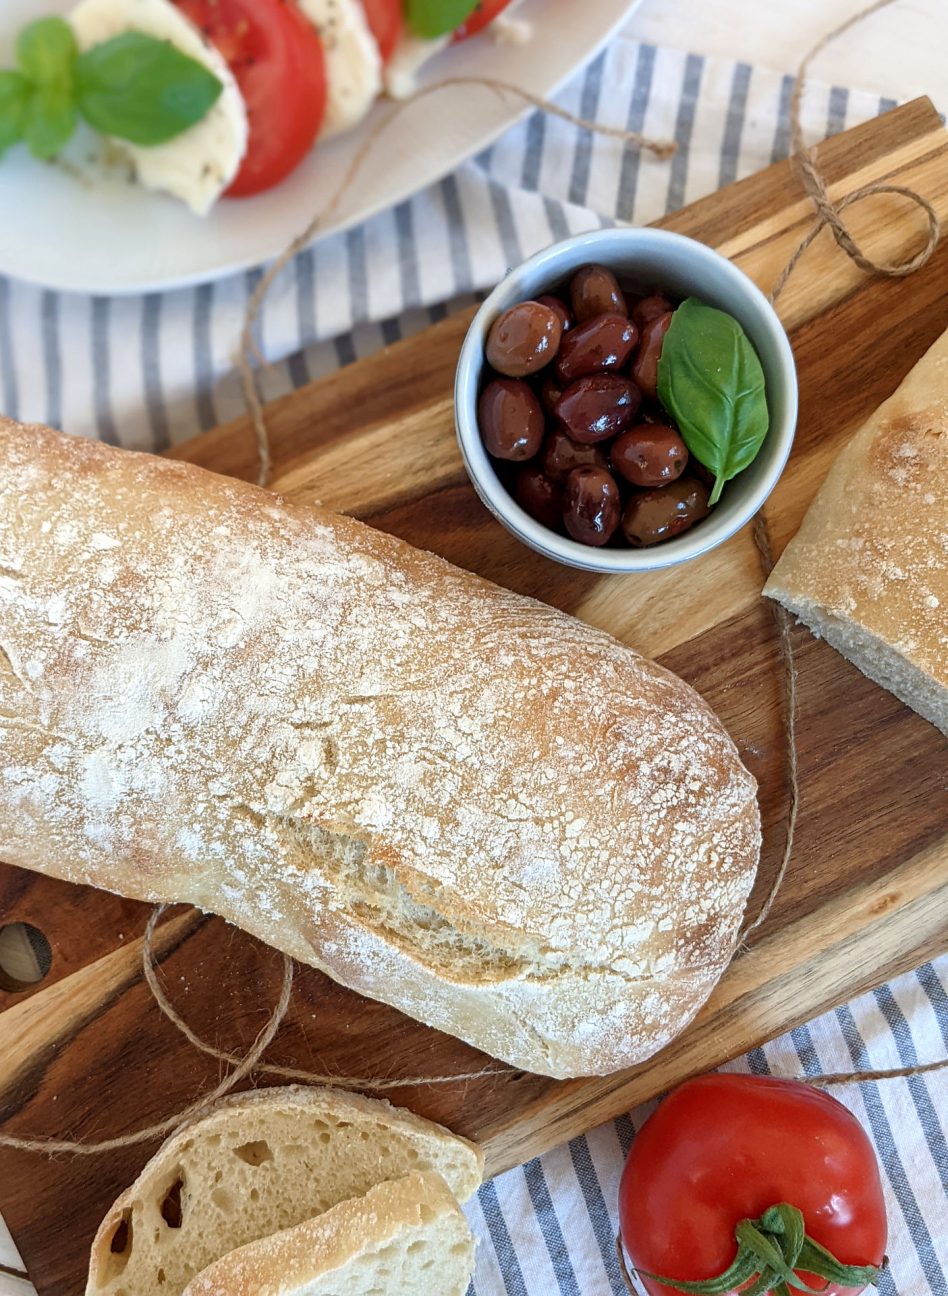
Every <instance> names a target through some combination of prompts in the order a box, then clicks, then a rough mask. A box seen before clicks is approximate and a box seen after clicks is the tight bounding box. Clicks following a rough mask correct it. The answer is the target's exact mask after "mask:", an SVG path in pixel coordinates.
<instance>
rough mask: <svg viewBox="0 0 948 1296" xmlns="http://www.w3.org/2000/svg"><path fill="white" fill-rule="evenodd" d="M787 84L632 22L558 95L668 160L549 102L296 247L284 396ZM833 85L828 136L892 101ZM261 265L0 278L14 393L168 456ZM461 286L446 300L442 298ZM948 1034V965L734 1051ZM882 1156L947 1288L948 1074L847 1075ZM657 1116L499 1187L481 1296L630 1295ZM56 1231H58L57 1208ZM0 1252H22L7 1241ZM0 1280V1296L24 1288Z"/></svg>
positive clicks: (778, 1056)
mask: <svg viewBox="0 0 948 1296" xmlns="http://www.w3.org/2000/svg"><path fill="white" fill-rule="evenodd" d="M791 83H792V82H791V77H790V76H789V75H788V74H787V73H786V72H784V71H774V70H771V69H770V68H767V67H763V66H754V67H751V66H750V65H748V64H745V63H740V62H731V61H727V60H722V59H720V58H706V57H702V56H701V55H697V54H686V53H684V52H681V51H679V50H677V49H668V48H660V47H656V46H654V45H648V44H641V43H639V42H637V41H636V40H635V39H634V38H633V35H632V29H631V28H630V29H629V30H628V31H627V32H626V33H624V34H623V35H621V36H620V37H619V38H618V39H617V40H615V41H614V42H613V44H612V45H611V46H610V48H609V49H608V51H607V52H606V54H605V55H604V56H602V57H601V58H599V59H598V60H597V61H596V62H595V63H594V64H592V66H591V67H590V68H588V69H587V70H586V71H585V72H584V73H583V74H582V75H580V76H579V77H577V78H576V80H575V81H574V82H573V83H572V85H571V86H570V87H568V89H567V90H566V91H565V92H564V93H563V94H562V96H561V99H560V102H561V103H563V104H564V105H565V106H566V107H568V108H570V109H572V110H573V111H576V112H578V113H580V114H582V115H584V116H587V117H594V118H597V119H599V120H602V121H608V122H612V123H615V124H627V125H628V126H629V127H631V128H632V129H636V130H643V131H645V132H646V133H648V134H650V135H653V136H657V137H665V136H667V137H670V138H674V139H675V140H676V141H677V143H678V145H679V151H678V153H677V155H676V157H675V159H674V160H673V161H672V162H671V163H670V164H668V163H664V164H663V163H658V162H655V161H654V160H652V159H650V158H648V157H640V156H639V154H638V153H637V152H635V151H634V150H632V149H630V148H628V147H624V146H623V145H621V144H618V143H616V142H615V141H611V140H603V139H600V138H592V137H591V136H590V135H589V134H587V133H586V132H583V131H580V130H577V129H575V128H573V127H571V126H568V125H566V124H564V123H562V122H560V121H558V120H556V119H552V118H546V117H544V116H543V115H542V114H539V113H536V114H533V115H531V116H530V117H528V118H527V120H526V121H525V122H524V124H523V125H521V126H519V127H518V128H516V129H515V130H513V131H511V132H510V133H509V134H508V135H507V136H505V137H504V138H503V139H502V140H501V141H500V142H499V143H498V144H497V145H495V146H494V147H493V148H492V149H490V150H488V151H487V152H486V153H484V154H483V155H481V156H480V157H478V158H476V159H475V160H473V161H472V162H470V163H468V164H466V165H465V166H463V167H462V168H461V169H460V170H459V171H457V172H456V173H455V174H454V175H452V176H449V177H448V178H447V179H445V180H444V181H442V182H441V183H440V184H438V185H435V186H434V187H433V188H431V189H430V190H427V191H426V192H424V193H422V194H419V195H418V196H417V197H415V198H414V199H412V200H411V201H410V202H406V203H403V204H402V205H401V206H399V207H398V208H396V209H395V210H394V211H392V212H388V213H385V214H383V215H381V216H379V217H377V218H376V219H374V220H372V221H370V222H368V223H367V224H366V225H364V226H362V227H360V228H359V229H356V230H353V231H351V232H350V233H349V234H347V235H344V236H340V237H338V238H334V239H332V240H329V241H328V242H326V243H323V244H321V245H320V246H319V247H317V248H316V249H314V250H313V251H311V252H307V253H305V254H303V255H302V256H301V257H299V258H298V259H297V261H296V262H295V263H294V265H293V267H292V268H291V269H290V270H289V271H288V272H286V273H285V274H284V275H283V277H282V278H281V280H280V281H279V283H278V285H277V287H276V289H275V291H274V293H273V294H272V296H271V298H270V300H269V302H268V304H267V308H266V311H265V318H264V321H263V330H262V336H263V339H264V346H265V350H266V352H267V355H268V356H269V357H270V358H271V359H272V360H273V361H274V366H273V368H272V370H271V371H270V372H269V373H267V374H266V375H265V376H264V380H263V385H264V389H265V392H266V395H267V396H268V397H274V396H277V395H279V394H281V393H282V392H284V391H287V390H290V389H291V388H292V387H294V386H298V385H300V384H302V383H305V382H306V381H308V380H309V379H311V378H313V377H317V376H319V375H320V374H324V373H326V372H328V371H330V370H331V369H332V368H334V367H336V366H338V365H339V364H344V363H347V362H348V361H350V360H352V359H354V358H356V357H359V356H362V355H365V354H367V353H369V352H370V351H371V350H373V349H374V348H376V347H378V346H380V345H382V344H383V343H385V342H389V341H391V340H393V339H395V338H398V337H400V336H403V335H405V334H406V333H408V332H411V331H414V330H417V329H420V328H423V327H424V326H425V325H427V324H428V323H429V322H430V321H431V320H433V319H437V318H440V317H441V316H442V315H443V314H444V313H445V312H446V311H447V310H450V309H452V308H454V307H456V306H457V305H458V304H459V303H461V302H464V301H469V300H471V298H472V295H476V294H477V293H479V292H481V291H483V290H485V289H487V288H489V287H490V286H491V285H492V284H493V283H494V282H495V281H496V280H497V279H498V278H499V277H500V276H501V275H502V274H503V273H504V270H505V269H506V267H507V266H509V265H511V264H513V263H515V262H517V261H519V260H521V259H522V258H523V257H524V256H526V255H528V254H529V253H531V252H532V251H534V250H536V249H537V248H539V247H541V246H544V245H545V244H547V243H549V242H550V241H551V240H552V239H556V238H560V237H562V236H564V235H566V234H568V233H572V232H578V231H580V230H583V229H589V228H593V227H596V226H598V225H600V224H603V223H607V222H611V221H615V220H623V221H632V222H645V221H648V220H651V219H654V218H655V217H657V216H659V215H661V214H662V213H663V212H666V211H669V210H672V209H674V208H676V207H679V206H681V205H683V204H684V203H687V202H690V201H692V200H694V199H696V198H699V197H701V196H702V195H703V194H706V193H709V192H711V191H712V190H714V189H716V188H717V187H719V186H721V185H724V184H727V183H729V182H730V181H732V180H734V179H736V178H739V177H741V176H744V175H748V174H750V173H752V172H754V171H756V170H758V169H760V168H761V167H763V166H766V165H767V164H768V163H769V162H771V161H773V160H775V159H778V158H781V157H783V156H785V155H786V151H787V145H788V121H787V112H788V105H789V96H790V89H791ZM891 102H892V101H888V100H885V99H880V97H879V95H878V94H876V93H872V94H869V93H865V92H860V91H859V90H858V89H849V88H843V87H839V86H836V87H834V86H829V85H824V84H813V85H812V86H811V88H810V91H809V93H808V95H807V100H806V110H805V121H806V125H807V129H808V132H809V135H810V137H811V138H812V139H819V138H821V137H822V136H824V135H826V134H828V133H832V132H835V131H838V130H840V129H843V128H844V127H845V126H848V125H851V124H853V123H855V122H856V121H859V120H863V119H865V118H867V117H869V116H872V115H874V114H876V113H878V112H879V111H881V110H884V109H885V108H887V107H889V106H891ZM256 277H257V276H256V274H255V273H251V274H247V275H241V276H238V277H237V278H235V279H232V280H230V281H226V282H223V283H220V284H216V285H213V286H209V287H204V288H198V289H195V290H189V291H185V292H177V293H171V294H167V295H151V296H148V297H145V298H141V299H128V300H121V301H120V300H109V299H107V298H96V299H89V298H81V297H64V296H59V295H57V294H55V293H48V292H42V291H38V290H36V289H33V288H29V287H25V286H23V285H20V284H17V283H14V282H9V281H2V280H0V406H2V408H3V409H4V411H5V412H6V413H8V414H11V415H15V416H18V417H20V418H24V419H36V420H39V421H45V422H50V423H54V424H57V425H60V426H63V427H64V428H66V430H68V431H71V432H76V433H81V434H84V435H90V436H99V437H102V438H104V439H107V440H109V441H112V442H117V443H120V444H122V445H126V446H130V447H136V448H152V449H162V448H164V447H166V446H167V445H168V444H170V443H172V442H176V441H179V440H183V439H185V438H187V437H190V436H192V435H194V433H196V432H197V431H199V430H201V429H202V428H207V427H210V426H213V425H215V424H217V423H220V422H222V421H224V420H226V419H228V418H230V417H232V416H234V415H236V414H238V413H240V412H241V410H242V400H241V396H240V392H239V387H238V384H237V381H236V379H235V377H234V375H233V372H232V368H231V357H232V354H233V351H234V347H235V342H236V338H237V334H238V331H239V324H240V319H241V316H242V312H243V308H244V305H245V303H246V299H247V296H248V294H249V292H250V291H252V288H253V285H254V283H255V282H256ZM446 299H447V300H446ZM946 1048H948V958H943V959H941V960H939V961H938V962H937V963H935V964H934V965H931V966H928V967H925V968H922V969H919V971H918V972H916V973H913V974H911V975H909V976H906V977H903V978H900V979H899V980H898V981H896V982H893V983H892V984H891V985H889V986H884V987H882V988H880V989H879V990H877V991H876V992H874V993H873V994H871V995H867V996H865V997H864V998H862V999H860V1000H858V1001H857V1002H855V1003H853V1004H851V1005H849V1006H848V1007H844V1008H841V1009H839V1010H838V1011H837V1012H835V1013H831V1014H828V1015H827V1016H826V1017H824V1018H821V1019H820V1020H819V1021H817V1022H813V1023H811V1024H810V1025H809V1026H807V1027H802V1028H800V1029H798V1030H796V1031H794V1032H792V1034H791V1035H789V1036H787V1037H785V1038H784V1039H781V1040H779V1041H777V1042H775V1043H773V1044H771V1045H768V1046H767V1047H766V1048H765V1049H759V1050H755V1052H754V1053H753V1054H751V1055H749V1056H748V1057H747V1058H744V1059H741V1060H740V1061H739V1062H737V1063H735V1064H734V1067H735V1069H738V1070H752V1071H754V1072H760V1073H764V1072H767V1071H768V1070H771V1071H773V1072H774V1073H776V1074H780V1075H793V1074H801V1073H807V1072H808V1073H816V1072H819V1071H830V1072H837V1071H845V1070H847V1069H848V1068H862V1067H866V1066H876V1067H878V1066H883V1067H885V1066H892V1065H896V1066H898V1065H904V1064H911V1063H913V1062H914V1061H915V1060H916V1059H918V1060H927V1059H933V1058H937V1057H940V1056H942V1055H943V1054H944V1052H945V1050H946ZM836 1092H837V1095H838V1096H839V1097H841V1098H842V1099H843V1101H845V1102H847V1103H848V1104H849V1105H850V1106H851V1107H852V1109H853V1110H854V1111H855V1112H856V1114H857V1116H858V1117H859V1118H860V1120H861V1121H862V1122H863V1124H864V1125H865V1127H866V1128H867V1130H868V1131H869V1133H870V1135H871V1137H872V1139H873V1141H874V1143H875V1146H876V1149H877V1151H878V1154H879V1157H880V1161H881V1162H882V1166H883V1181H884V1185H885V1190H886V1194H887V1199H888V1206H889V1220H890V1227H891V1235H892V1236H891V1243H890V1247H889V1254H890V1257H891V1261H892V1264H891V1268H890V1269H889V1270H888V1271H887V1272H886V1273H885V1274H884V1275H883V1278H882V1281H881V1291H882V1292H883V1294H884V1296H892V1294H893V1293H901V1296H928V1294H930V1296H948V1283H946V1277H945V1275H946V1271H948V1201H946V1188H948V1148H946V1141H945V1131H946V1117H945V1113H946V1111H948V1077H946V1075H945V1074H944V1073H942V1074H936V1075H933V1076H928V1077H917V1078H914V1079H912V1080H910V1081H890V1082H885V1083H882V1084H878V1085H872V1084H866V1085H861V1086H852V1087H849V1088H846V1089H842V1090H837V1091H836ZM648 1110H649V1109H648V1108H646V1109H643V1110H641V1111H638V1112H634V1113H632V1114H631V1115H630V1116H628V1117H624V1118H622V1119H620V1120H619V1121H617V1122H615V1123H614V1124H610V1125H607V1126H604V1127H602V1128H601V1129H598V1130H596V1131H593V1132H592V1133H591V1134H589V1135H587V1136H586V1137H584V1138H580V1139H577V1140H575V1141H574V1142H573V1143H571V1144H569V1145H568V1146H565V1147H562V1148H560V1149H558V1150H556V1151H554V1152H551V1153H549V1154H548V1155H547V1156H545V1157H543V1158H540V1159H538V1160H535V1161H532V1162H530V1163H529V1164H528V1165H526V1166H524V1167H521V1168H519V1169H517V1170H514V1171H511V1172H510V1173H508V1174H506V1175H503V1176H501V1177H499V1178H498V1179H497V1180H495V1181H494V1182H492V1183H490V1184H487V1185H486V1186H485V1187H484V1189H483V1190H482V1192H481V1194H480V1197H479V1198H478V1200H477V1201H476V1202H475V1203H473V1204H472V1206H471V1207H470V1208H469V1214H470V1218H471V1222H472V1224H473V1226H474V1228H475V1231H476V1232H477V1234H478V1237H479V1240H480V1245H479V1248H478V1266H477V1273H476V1276H475V1281H474V1287H473V1291H474V1292H475V1293H476V1296H500V1294H501V1293H508V1294H509V1296H548V1294H549V1293H551V1292H557V1291H558V1292H560V1293H561V1294H562V1296H570V1294H576V1293H581V1294H582V1296H599V1293H603V1294H605V1293H615V1296H622V1293H623V1292H624V1290H625V1289H624V1287H623V1285H622V1282H621V1279H620V1277H619V1274H618V1270H617V1267H616V1261H615V1256H614V1251H613V1239H614V1236H615V1227H616V1221H615V1200H616V1187H617V1182H618V1176H619V1172H620V1170H621V1164H622V1158H623V1155H624V1152H625V1151H626V1149H627V1148H628V1146H629V1143H630V1141H631V1139H632V1137H633V1134H634V1131H635V1129H636V1128H637V1127H638V1126H639V1125H640V1124H641V1122H642V1120H643V1119H644V1118H645V1116H646V1115H647V1114H648ZM51 1224H52V1222H51ZM0 1262H6V1263H14V1262H15V1256H14V1254H13V1253H11V1252H10V1250H9V1248H8V1247H7V1248H6V1249H5V1247H4V1243H3V1241H2V1239H0ZM6 1283H7V1280H5V1279H3V1278H2V1277H0V1296H3V1294H5V1293H7V1292H9V1293H10V1296H13V1294H14V1293H17V1294H18V1296H21V1294H22V1292H23V1291H24V1290H28V1289H25V1288H24V1285H23V1284H20V1283H18V1282H16V1281H15V1280H9V1285H5V1284H6Z"/></svg>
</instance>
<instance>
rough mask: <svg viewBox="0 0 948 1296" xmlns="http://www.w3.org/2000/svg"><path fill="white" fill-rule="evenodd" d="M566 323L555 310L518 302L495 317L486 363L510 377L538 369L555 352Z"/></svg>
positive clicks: (535, 304)
mask: <svg viewBox="0 0 948 1296" xmlns="http://www.w3.org/2000/svg"><path fill="white" fill-rule="evenodd" d="M562 332H563V326H562V324H561V323H560V317H559V315H558V314H557V313H556V311H554V310H551V309H550V307H549V306H541V305H540V303H539V302H535V301H525V302H518V304H517V305H516V306H511V307H510V309H509V310H506V311H504V313H503V315H501V316H500V317H499V319H495V320H494V322H493V324H492V325H491V328H490V332H489V333H488V334H487V346H486V348H485V354H486V356H487V363H488V364H489V365H490V366H491V367H492V368H494V369H496V370H497V372H498V373H501V374H506V376H507V377H508V378H525V377H526V376H527V375H528V374H534V373H537V371H538V370H540V369H542V368H543V366H544V365H546V364H549V362H550V361H551V360H552V359H553V357H554V356H555V355H556V353H557V350H558V349H559V345H560V337H561V335H562Z"/></svg>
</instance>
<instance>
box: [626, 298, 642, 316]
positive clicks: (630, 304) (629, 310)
mask: <svg viewBox="0 0 948 1296" xmlns="http://www.w3.org/2000/svg"><path fill="white" fill-rule="evenodd" d="M622 296H623V298H624V299H625V313H626V314H627V315H628V317H629V319H634V318H635V308H636V306H638V304H639V302H640V301H641V300H642V297H641V295H640V294H639V293H634V292H623V294H622Z"/></svg>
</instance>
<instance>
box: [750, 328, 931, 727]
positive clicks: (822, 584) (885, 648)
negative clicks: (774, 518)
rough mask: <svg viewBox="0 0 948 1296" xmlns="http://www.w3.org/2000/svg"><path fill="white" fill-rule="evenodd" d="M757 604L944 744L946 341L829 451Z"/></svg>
mask: <svg viewBox="0 0 948 1296" xmlns="http://www.w3.org/2000/svg"><path fill="white" fill-rule="evenodd" d="M764 593H765V594H766V595H767V597H768V598H772V599H776V600H777V601H778V602H779V603H782V604H783V605H784V607H785V608H787V609H788V610H789V611H790V612H793V613H794V614H795V615H796V616H797V617H799V618H800V620H801V621H803V622H804V623H805V624H806V625H808V626H809V627H810V629H811V630H812V631H813V633H814V634H816V635H818V636H821V637H822V638H824V639H825V640H826V641H827V643H829V644H831V645H832V646H833V647H834V648H835V649H836V650H837V652H840V653H842V654H843V656H844V657H848V658H849V660H850V661H851V662H852V663H853V664H854V665H855V666H858V667H859V669H860V670H861V671H862V673H863V674H864V675H868V676H869V678H870V679H871V680H875V682H876V683H877V684H881V685H882V687H883V688H886V689H888V690H889V692H890V693H894V694H895V696H896V697H897V698H899V699H900V700H901V701H902V702H904V703H905V704H906V705H907V706H910V707H913V708H914V709H915V710H916V711H917V712H918V713H919V714H920V715H923V716H924V717H925V719H926V720H930V721H931V722H932V724H933V725H936V726H937V727H938V728H939V729H940V730H941V731H942V733H948V332H946V333H944V334H942V336H941V337H940V338H939V339H938V341H937V342H935V344H934V345H933V346H932V347H930V348H929V350H928V351H927V352H926V353H925V355H924V356H922V358H921V360H919V361H918V363H917V364H916V365H915V368H914V369H912V371H911V372H910V373H909V374H908V376H907V377H906V378H905V379H904V380H903V382H902V384H901V386H900V387H899V388H898V390H897V391H896V392H895V393H894V394H893V395H892V396H890V397H889V399H888V400H887V401H885V403H884V404H882V405H880V406H879V408H878V409H877V410H876V412H875V413H874V414H873V415H872V417H871V418H870V419H869V420H868V422H866V423H865V424H864V425H863V427H862V428H861V429H860V430H859V431H858V432H857V433H856V434H855V436H854V437H853V438H852V439H851V440H850V441H849V442H848V443H847V444H846V445H845V446H844V447H843V449H842V450H841V451H840V453H839V455H838V456H837V458H836V461H835V462H834V464H833V466H832V468H831V469H830V471H829V475H828V476H827V478H826V480H825V481H824V483H823V485H822V486H821V487H820V490H819V492H818V494H817V496H816V498H815V499H814V500H813V502H812V504H811V505H810V507H809V509H808V511H807V514H806V517H804V519H803V524H802V526H801V527H800V530H799V531H798V533H797V535H796V536H795V537H794V539H793V540H791V541H790V543H789V544H788V545H787V547H786V549H785V550H784V551H783V554H782V556H781V558H780V561H779V562H778V563H777V565H776V567H775V568H774V570H773V572H772V573H771V575H770V579H769V580H768V581H767V584H766V585H765V586H764Z"/></svg>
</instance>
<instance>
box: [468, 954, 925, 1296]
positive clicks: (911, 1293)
mask: <svg viewBox="0 0 948 1296" xmlns="http://www.w3.org/2000/svg"><path fill="white" fill-rule="evenodd" d="M946 1051H948V956H943V957H942V958H939V959H937V960H936V961H935V962H934V963H930V964H927V965H926V966H925V967H921V968H919V969H918V971H917V972H912V973H909V974H908V975H907V976H903V977H899V978H898V980H896V981H893V982H891V983H890V984H889V985H884V986H880V987H879V989H878V990H875V991H873V992H872V993H871V994H867V995H863V996H862V998H860V999H857V1000H855V1001H854V1002H853V1003H851V1004H848V1005H846V1006H845V1007H842V1008H838V1009H837V1010H836V1011H835V1012H832V1013H827V1014H826V1015H825V1016H824V1017H820V1018H818V1019H817V1020H816V1021H813V1022H811V1023H810V1024H809V1025H808V1026H800V1027H798V1028H797V1029H796V1030H794V1031H791V1032H790V1034H789V1035H784V1036H783V1037H782V1038H780V1039H778V1040H775V1041H774V1042H773V1043H772V1044H768V1045H767V1046H766V1047H765V1048H762V1049H755V1050H754V1051H753V1053H750V1054H748V1055H747V1056H746V1057H743V1058H740V1059H739V1060H738V1061H736V1062H734V1063H732V1064H731V1065H730V1066H727V1067H725V1068H723V1069H724V1070H726V1071H741V1072H744V1073H747V1072H751V1073H753V1074H755V1075H778V1076H794V1077H796V1076H804V1075H827V1074H836V1073H844V1072H847V1071H855V1070H866V1069H868V1068H875V1069H881V1068H890V1067H903V1066H913V1065H916V1064H917V1063H919V1062H929V1061H935V1060H937V1059H939V1058H943V1057H944V1056H945V1054H946ZM831 1092H832V1094H833V1096H834V1097H835V1098H838V1099H839V1100H840V1101H841V1102H843V1103H845V1104H846V1106H847V1107H849V1109H850V1110H851V1111H852V1112H854V1113H855V1115H856V1116H857V1118H858V1119H859V1121H860V1122H861V1123H862V1125H863V1128H864V1129H865V1130H866V1131H867V1133H868V1134H869V1136H870V1138H871V1139H872V1141H873V1144H874V1145H875V1149H876V1153H877V1154H878V1157H879V1161H880V1164H881V1168H882V1186H883V1189H884V1191H885V1199H886V1211H887V1215H888V1220H889V1245H888V1255H889V1265H888V1267H887V1268H886V1269H885V1270H884V1271H883V1273H882V1276H881V1278H880V1280H879V1292H880V1296H944V1293H945V1292H946V1290H948V1282H946V1274H948V1144H946V1133H948V1071H941V1072H933V1073H931V1074H929V1075H926V1076H913V1077H912V1078H911V1079H908V1080H884V1081H879V1082H878V1083H876V1084H860V1085H846V1086H841V1087H834V1088H833V1089H832V1091H831ZM656 1105H657V1104H656V1103H649V1104H647V1105H646V1106H644V1107H641V1108H639V1109H638V1110H637V1111H634V1112H632V1113H631V1114H630V1115H628V1116H623V1117H621V1118H620V1119H619V1120H617V1121H616V1122H614V1123H613V1124H609V1125H603V1126H601V1127H600V1128H599V1129H596V1130H593V1131H592V1132H591V1133H589V1134H587V1135H585V1137H583V1138H577V1139H574V1140H573V1141H572V1142H571V1143H569V1144H567V1145H565V1146H564V1147H561V1148H557V1149H556V1150H555V1151H553V1152H549V1153H547V1155H546V1156H544V1157H540V1158H538V1159H536V1160H534V1161H530V1162H529V1163H528V1164H527V1165H525V1166H521V1167H520V1168H519V1169H517V1170H511V1171H508V1173H507V1174H504V1175H500V1176H499V1177H498V1178H497V1179H495V1180H493V1181H492V1182H491V1183H489V1184H486V1185H485V1186H484V1187H483V1188H482V1189H481V1191H480V1194H479V1196H478V1198H477V1199H476V1201H474V1202H473V1203H471V1205H469V1206H468V1209H467V1213H468V1216H469V1218H470V1220H471V1223H472V1225H473V1227H474V1230H475V1232H476V1233H477V1235H478V1240H479V1246H478V1252H477V1270H476V1273H475V1276H474V1285H473V1288H472V1293H471V1296H553V1294H554V1293H557V1292H558V1293H560V1296H626V1287H625V1284H624V1282H623V1280H622V1276H621V1274H620V1273H619V1267H618V1262H617V1260H616V1254H615V1237H616V1227H617V1219H616V1200H617V1194H618V1189H619V1176H620V1174H621V1172H622V1163H623V1160H624V1157H625V1154H626V1152H627V1151H628V1149H629V1146H630V1144H631V1142H632V1139H633V1138H634V1137H635V1133H636V1131H637V1130H638V1129H640V1128H641V1126H642V1124H643V1122H644V1121H645V1120H646V1118H647V1117H648V1116H649V1114H650V1113H651V1112H652V1111H653V1110H654V1108H655V1106H656Z"/></svg>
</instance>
